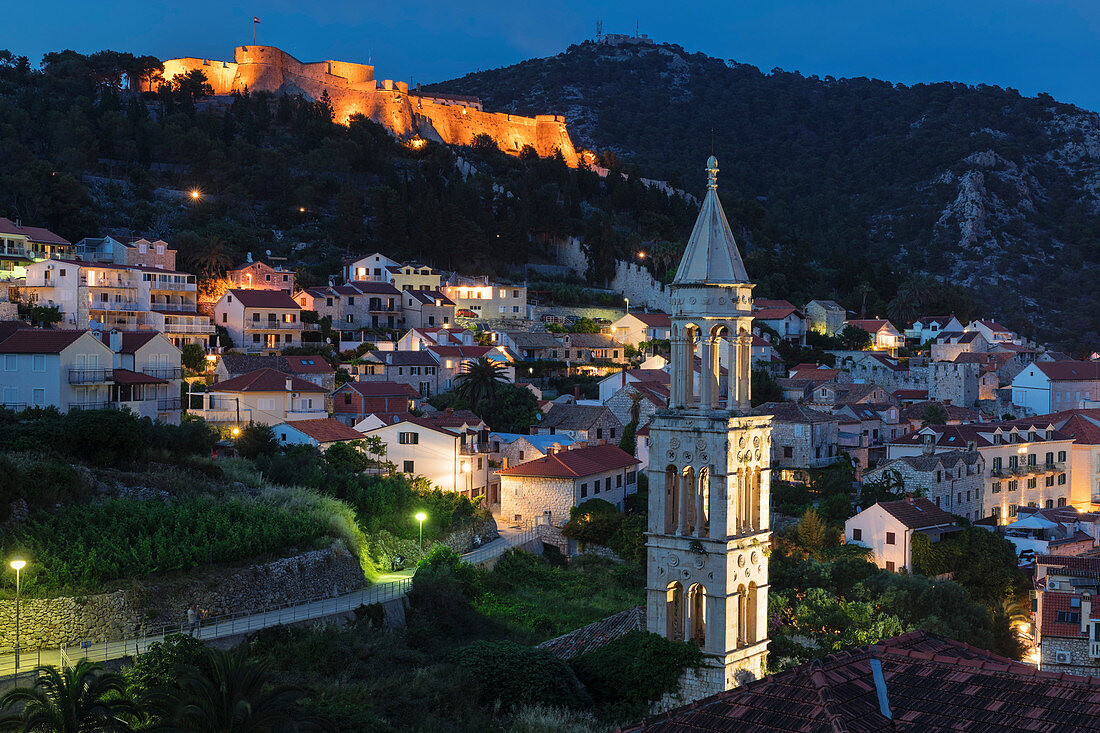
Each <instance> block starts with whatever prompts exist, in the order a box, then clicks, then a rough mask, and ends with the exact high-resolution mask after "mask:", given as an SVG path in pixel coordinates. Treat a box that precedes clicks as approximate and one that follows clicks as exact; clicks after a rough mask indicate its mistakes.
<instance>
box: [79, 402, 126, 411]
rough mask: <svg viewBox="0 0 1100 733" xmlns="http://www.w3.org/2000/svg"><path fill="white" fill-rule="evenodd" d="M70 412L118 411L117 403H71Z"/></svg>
mask: <svg viewBox="0 0 1100 733" xmlns="http://www.w3.org/2000/svg"><path fill="white" fill-rule="evenodd" d="M69 409H70V410H117V409H118V403H117V402H110V401H108V402H70V403H69Z"/></svg>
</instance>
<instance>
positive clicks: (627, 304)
mask: <svg viewBox="0 0 1100 733" xmlns="http://www.w3.org/2000/svg"><path fill="white" fill-rule="evenodd" d="M623 300H624V301H626V314H627V315H628V316H629V315H630V298H623Z"/></svg>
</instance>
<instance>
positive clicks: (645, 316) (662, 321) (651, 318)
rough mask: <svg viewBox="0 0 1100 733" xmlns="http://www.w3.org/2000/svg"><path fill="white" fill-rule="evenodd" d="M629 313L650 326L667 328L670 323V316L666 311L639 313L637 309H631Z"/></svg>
mask: <svg viewBox="0 0 1100 733" xmlns="http://www.w3.org/2000/svg"><path fill="white" fill-rule="evenodd" d="M630 315H632V316H634V317H635V318H637V319H638V320H639V321H641V322H642V323H644V324H645V325H647V326H650V327H651V328H669V327H670V326H671V325H672V317H671V316H670V315H669V314H667V313H639V312H638V311H632V312H631V313H630Z"/></svg>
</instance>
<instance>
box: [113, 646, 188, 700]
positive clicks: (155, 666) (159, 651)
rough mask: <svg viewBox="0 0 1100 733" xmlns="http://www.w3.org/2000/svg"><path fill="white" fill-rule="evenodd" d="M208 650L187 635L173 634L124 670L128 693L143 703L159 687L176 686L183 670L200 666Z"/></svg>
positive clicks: (150, 648) (150, 647)
mask: <svg viewBox="0 0 1100 733" xmlns="http://www.w3.org/2000/svg"><path fill="white" fill-rule="evenodd" d="M204 648H205V645H204V644H203V643H202V642H201V641H199V640H198V639H195V638H194V637H191V636H184V635H183V634H170V635H168V636H166V637H164V641H155V642H153V643H152V644H150V645H149V649H148V650H147V651H146V652H145V653H144V654H142V655H140V656H138V657H136V658H135V659H134V663H133V664H132V665H130V666H129V667H127V668H126V669H125V670H124V671H123V673H122V675H123V678H124V679H125V680H126V691H127V692H128V693H129V694H130V695H131V697H133V698H135V699H138V700H140V699H142V698H144V697H145V696H146V695H147V694H148V693H149V692H151V691H153V690H155V689H157V688H161V687H169V686H174V685H175V682H176V678H177V676H178V672H179V668H180V667H181V666H186V665H195V664H197V663H198V660H199V658H200V656H201V655H202V650H203V649H204Z"/></svg>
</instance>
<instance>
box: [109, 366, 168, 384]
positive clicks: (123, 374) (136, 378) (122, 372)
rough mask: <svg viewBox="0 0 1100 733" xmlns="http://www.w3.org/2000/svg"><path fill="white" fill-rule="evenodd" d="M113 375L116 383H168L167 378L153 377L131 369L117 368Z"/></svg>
mask: <svg viewBox="0 0 1100 733" xmlns="http://www.w3.org/2000/svg"><path fill="white" fill-rule="evenodd" d="M113 377H114V380H115V383H116V384H168V380H167V379H161V378H160V377H151V376H149V375H148V374H141V373H140V372H132V371H130V370H129V369H115V370H113Z"/></svg>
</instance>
